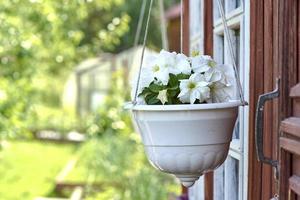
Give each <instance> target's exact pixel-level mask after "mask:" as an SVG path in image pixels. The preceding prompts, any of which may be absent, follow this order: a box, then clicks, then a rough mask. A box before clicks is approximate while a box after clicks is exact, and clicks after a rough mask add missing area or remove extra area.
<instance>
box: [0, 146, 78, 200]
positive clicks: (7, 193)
mask: <svg viewBox="0 0 300 200" xmlns="http://www.w3.org/2000/svg"><path fill="white" fill-rule="evenodd" d="M75 148H76V147H75V146H74V145H68V144H54V143H49V142H39V141H9V142H8V143H7V144H6V145H4V148H3V149H2V150H0V199H1V200H2V199H3V200H17V199H22V200H27V199H28V200H29V199H30V200H31V199H33V198H34V197H37V196H49V195H51V194H52V193H53V189H54V180H55V177H56V175H57V174H58V173H59V171H60V170H61V169H62V168H63V167H64V166H65V164H66V163H67V161H68V160H69V159H70V158H71V157H72V155H73V154H74V152H75Z"/></svg>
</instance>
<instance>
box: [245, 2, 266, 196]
mask: <svg viewBox="0 0 300 200" xmlns="http://www.w3.org/2000/svg"><path fill="white" fill-rule="evenodd" d="M263 8H264V7H263V1H258V0H250V19H251V20H250V30H251V33H250V85H249V87H250V99H249V158H248V166H249V172H248V174H249V179H248V199H251V200H252V199H256V200H259V199H261V189H262V186H261V163H259V162H258V160H257V156H256V149H255V130H254V127H255V110H256V103H257V99H258V95H259V94H262V93H263V80H264V76H263V71H264V66H263V62H262V61H263V60H264V56H263V44H264V42H263V39H264V37H263V36H264V35H263V30H264V29H263V26H264V24H263V20H261V17H262V16H263V11H264V9H263Z"/></svg>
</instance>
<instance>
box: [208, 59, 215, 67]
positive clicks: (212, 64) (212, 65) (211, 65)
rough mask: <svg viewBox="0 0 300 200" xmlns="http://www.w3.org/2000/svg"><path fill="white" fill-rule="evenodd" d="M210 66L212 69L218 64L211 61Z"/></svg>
mask: <svg viewBox="0 0 300 200" xmlns="http://www.w3.org/2000/svg"><path fill="white" fill-rule="evenodd" d="M208 65H209V66H210V67H214V66H216V63H215V61H212V60H211V61H209V62H208Z"/></svg>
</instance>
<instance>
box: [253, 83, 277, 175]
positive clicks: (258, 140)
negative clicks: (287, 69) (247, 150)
mask: <svg viewBox="0 0 300 200" xmlns="http://www.w3.org/2000/svg"><path fill="white" fill-rule="evenodd" d="M279 83H280V79H279V78H278V79H277V80H276V88H275V90H274V91H272V92H269V93H265V94H262V95H260V96H259V98H258V102H257V108H256V116H255V144H256V153H257V157H258V161H260V162H263V163H265V164H268V165H271V166H272V167H274V168H275V178H276V179H277V178H278V176H279V172H278V160H272V159H271V158H268V157H266V156H265V155H264V152H263V128H264V105H265V102H266V101H269V100H272V99H274V98H277V97H279V94H280V93H279Z"/></svg>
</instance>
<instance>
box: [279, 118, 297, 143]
mask: <svg viewBox="0 0 300 200" xmlns="http://www.w3.org/2000/svg"><path fill="white" fill-rule="evenodd" d="M280 131H282V132H285V133H288V134H290V135H293V136H295V137H299V138H300V118H299V117H289V118H287V119H285V120H283V121H282V122H281V125H280ZM299 148H300V147H299Z"/></svg>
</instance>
